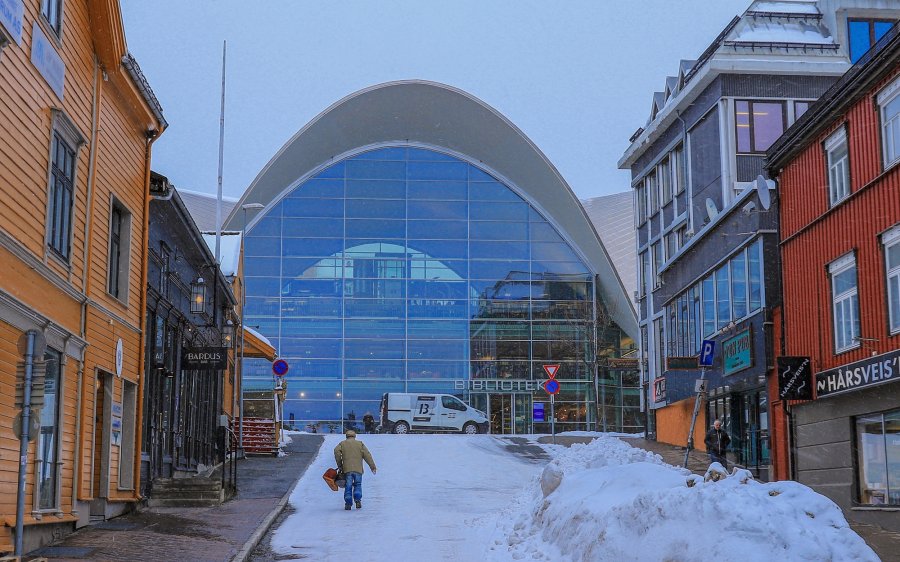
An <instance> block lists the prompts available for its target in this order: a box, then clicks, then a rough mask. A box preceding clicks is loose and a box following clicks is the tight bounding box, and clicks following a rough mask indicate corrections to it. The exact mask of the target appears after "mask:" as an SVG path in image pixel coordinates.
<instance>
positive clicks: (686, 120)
mask: <svg viewBox="0 0 900 562" xmlns="http://www.w3.org/2000/svg"><path fill="white" fill-rule="evenodd" d="M892 7H893V8H894V9H890V8H892ZM896 8H897V7H896V6H890V5H889V3H885V2H862V1H848V2H841V1H837V0H836V1H821V2H800V1H796V2H779V3H771V2H753V3H751V5H750V6H749V8H748V9H747V11H746V12H745V13H744V14H742V15H741V16H739V17H736V18H734V20H732V22H731V23H730V24H729V25H728V26H727V27H726V28H725V29H724V30H723V31H722V33H721V34H720V35H719V36H718V37H717V38H716V39H715V40H714V41H713V42H712V44H711V45H710V46H709V48H707V49H706V51H704V52H703V53H702V54H701V55H700V56H699V57H698V59H697V60H689V61H688V60H686V61H682V62H681V64H680V67H679V72H678V74H677V76H672V77H669V78H668V79H667V80H666V83H665V88H664V89H663V91H661V92H657V93H656V94H655V95H654V98H653V103H652V108H651V115H650V119H649V121H648V123H647V125H646V126H645V127H643V128H641V129H639V130H638V131H637V132H636V133H635V134H634V135H633V137H632V138H631V146H630V147H629V148H628V150H627V151H626V152H625V154H624V155H623V157H622V159H621V160H620V162H619V165H620V167H622V168H627V169H630V170H631V172H632V178H633V182H632V187H633V189H634V194H635V217H636V223H637V226H638V236H637V238H638V239H637V250H638V287H637V294H636V297H637V298H638V299H639V300H638V302H639V305H638V316H639V322H640V329H641V336H640V345H641V350H642V357H643V359H644V361H645V362H646V363H645V376H644V383H645V385H646V386H645V389H646V391H645V392H646V403H647V406H648V409H649V416H648V419H649V420H650V424H649V427H648V430H649V433H650V434H651V435H655V437H656V438H657V439H659V440H660V441H663V442H667V443H672V444H678V445H684V444H686V443H687V440H688V434H689V431H690V429H691V428H690V425H691V424H690V420H691V412H692V409H693V404H694V400H695V397H696V390H695V389H696V387H695V383H696V381H697V380H698V379H699V378H700V377H701V372H700V371H699V369H698V368H697V367H696V366H691V360H690V359H688V358H693V357H697V355H698V353H699V350H700V343H701V342H702V341H703V340H704V339H709V340H713V341H714V342H716V345H717V351H716V354H715V363H714V365H713V367H712V368H710V369H707V370H706V372H705V377H706V379H707V394H706V401H705V407H704V408H703V409H702V410H701V415H700V416H699V418H698V421H697V424H696V426H695V434H698V435H700V436H702V435H703V434H704V433H705V430H706V427H707V425H709V423H711V422H712V419H713V418H716V419H721V420H722V421H723V422H724V425H725V427H726V429H727V430H728V431H729V433H730V435H731V438H732V456H733V457H734V460H735V461H736V462H737V463H738V464H741V465H743V466H746V467H748V468H751V469H753V470H754V471H755V472H756V474H757V475H758V476H761V477H768V476H769V467H770V466H771V465H770V460H771V455H770V450H769V429H770V427H769V417H770V416H769V412H768V410H769V402H770V400H769V396H768V392H767V388H766V377H767V375H769V374H770V372H771V370H772V369H773V366H774V350H773V341H774V329H775V317H774V316H773V310H774V309H775V308H776V307H777V306H778V304H779V302H780V279H781V272H780V269H779V260H778V256H779V252H778V236H777V224H778V221H777V218H778V211H777V205H778V201H777V198H776V197H775V192H774V191H773V190H772V187H773V185H772V184H771V183H767V182H766V181H765V178H760V176H761V174H763V173H764V169H763V163H764V158H765V151H766V149H768V148H769V146H770V145H771V144H772V143H773V142H774V141H775V140H776V139H777V138H778V137H779V136H780V135H781V134H782V133H783V132H784V130H785V129H786V128H787V127H788V126H789V125H790V124H792V123H793V122H795V121H796V120H797V119H798V118H799V117H800V116H802V115H803V113H804V112H805V111H806V110H807V109H808V107H809V105H810V104H811V102H812V101H813V100H815V99H817V98H818V97H819V96H820V95H821V94H822V93H823V92H824V91H825V90H826V89H827V88H828V87H829V86H830V85H831V84H832V83H833V82H834V81H835V80H837V78H838V77H839V76H840V75H841V74H843V73H844V72H845V71H846V70H847V69H848V68H849V67H850V61H851V57H852V56H854V55H855V54H856V50H858V49H862V39H861V36H859V37H858V36H857V35H858V34H857V32H858V31H859V30H858V29H857V28H858V25H857V23H859V24H860V25H861V24H862V22H867V24H866V25H869V24H871V25H870V27H871V29H870V27H867V28H866V35H865V38H866V41H869V40H871V39H872V38H873V34H874V35H875V36H877V35H878V34H881V33H883V32H884V30H883V29H882V27H881V25H880V24H878V22H880V21H881V20H885V19H892V18H893V19H896V18H897V17H898V15H900V12H898V11H897V9H896ZM876 24H878V25H876ZM851 45H858V46H857V47H853V49H851V48H850V46H851ZM851 51H852V52H851ZM757 178H760V180H759V181H757ZM685 367H688V368H685ZM698 441H700V440H699V439H698ZM699 448H701V449H702V443H700V444H699Z"/></svg>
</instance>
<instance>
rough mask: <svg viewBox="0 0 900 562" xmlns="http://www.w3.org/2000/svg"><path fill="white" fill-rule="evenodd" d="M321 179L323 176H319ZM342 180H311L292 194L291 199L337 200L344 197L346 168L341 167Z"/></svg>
mask: <svg viewBox="0 0 900 562" xmlns="http://www.w3.org/2000/svg"><path fill="white" fill-rule="evenodd" d="M319 177H321V175H320V176H319ZM338 177H340V178H341V179H316V178H314V179H311V180H307V181H305V182H304V183H303V184H302V185H300V187H298V188H297V189H295V190H294V191H292V192H291V194H290V195H288V197H291V198H304V199H308V198H319V197H323V198H337V199H340V198H341V197H343V196H344V180H343V177H344V166H343V165H341V168H340V175H339V176H338Z"/></svg>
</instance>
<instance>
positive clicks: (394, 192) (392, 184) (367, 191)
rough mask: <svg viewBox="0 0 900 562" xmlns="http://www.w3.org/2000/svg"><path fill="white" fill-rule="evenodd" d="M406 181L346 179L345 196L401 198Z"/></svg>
mask: <svg viewBox="0 0 900 562" xmlns="http://www.w3.org/2000/svg"><path fill="white" fill-rule="evenodd" d="M405 196H406V182H405V181H402V180H347V198H348V199H349V198H354V197H360V198H368V199H403V198H404V197H405Z"/></svg>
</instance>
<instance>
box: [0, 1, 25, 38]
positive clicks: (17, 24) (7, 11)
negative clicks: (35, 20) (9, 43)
mask: <svg viewBox="0 0 900 562" xmlns="http://www.w3.org/2000/svg"><path fill="white" fill-rule="evenodd" d="M24 13H25V5H24V3H23V2H22V0H0V24H2V25H3V28H4V29H6V32H7V33H8V34H9V35H10V37H11V38H12V40H13V41H15V42H16V45H21V44H22V16H23V15H24Z"/></svg>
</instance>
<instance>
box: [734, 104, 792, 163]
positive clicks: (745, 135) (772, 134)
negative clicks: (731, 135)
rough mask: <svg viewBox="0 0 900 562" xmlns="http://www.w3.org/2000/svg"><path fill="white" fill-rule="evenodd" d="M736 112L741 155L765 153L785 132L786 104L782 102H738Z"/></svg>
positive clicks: (738, 148) (738, 143) (738, 145)
mask: <svg viewBox="0 0 900 562" xmlns="http://www.w3.org/2000/svg"><path fill="white" fill-rule="evenodd" d="M734 112H735V115H734V117H735V119H734V120H735V127H736V129H737V130H736V134H737V151H738V152H739V153H744V154H761V153H764V152H765V151H766V150H768V148H769V147H770V146H772V143H773V142H775V140H776V139H777V138H778V137H780V136H781V133H783V132H784V126H785V119H784V118H785V115H784V103H782V102H780V101H736V102H735V104H734Z"/></svg>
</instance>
